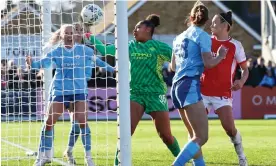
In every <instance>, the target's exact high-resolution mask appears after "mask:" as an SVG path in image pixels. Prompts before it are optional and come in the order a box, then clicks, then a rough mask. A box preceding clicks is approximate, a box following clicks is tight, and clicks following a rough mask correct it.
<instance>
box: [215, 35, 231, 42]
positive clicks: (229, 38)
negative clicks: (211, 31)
mask: <svg viewBox="0 0 276 166" xmlns="http://www.w3.org/2000/svg"><path fill="white" fill-rule="evenodd" d="M212 37H213V38H214V39H216V40H217V41H220V42H226V41H230V40H231V39H232V37H231V36H229V37H228V39H226V40H218V39H217V38H216V37H215V36H212Z"/></svg>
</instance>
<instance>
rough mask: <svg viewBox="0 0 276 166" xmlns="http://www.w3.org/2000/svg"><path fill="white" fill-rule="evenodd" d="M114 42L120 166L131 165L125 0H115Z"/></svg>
mask: <svg viewBox="0 0 276 166" xmlns="http://www.w3.org/2000/svg"><path fill="white" fill-rule="evenodd" d="M115 23H116V25H115V42H116V60H117V70H118V76H117V92H118V97H117V99H118V106H119V107H118V108H119V110H117V113H118V141H119V154H120V155H119V159H120V160H119V161H120V163H121V166H130V165H131V132H130V130H131V129H130V88H129V52H128V51H129V50H128V14H127V1H122V0H118V1H115Z"/></svg>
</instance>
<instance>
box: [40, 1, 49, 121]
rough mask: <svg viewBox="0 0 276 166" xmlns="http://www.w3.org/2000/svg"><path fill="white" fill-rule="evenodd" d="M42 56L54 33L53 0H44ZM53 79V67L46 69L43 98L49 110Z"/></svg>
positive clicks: (45, 106) (45, 108)
mask: <svg viewBox="0 0 276 166" xmlns="http://www.w3.org/2000/svg"><path fill="white" fill-rule="evenodd" d="M41 8H42V13H41V14H42V16H41V22H42V56H43V55H45V54H46V51H47V50H46V48H45V46H46V43H47V42H48V41H49V39H50V37H51V34H52V18H51V0H42V7H41ZM51 81H52V68H51V67H50V68H47V69H44V78H43V82H44V87H43V89H44V91H43V99H44V101H45V103H44V110H45V111H46V110H47V106H48V104H49V101H48V100H49V91H50V84H51ZM42 118H43V117H42Z"/></svg>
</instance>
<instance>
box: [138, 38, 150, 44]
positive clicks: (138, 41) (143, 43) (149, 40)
mask: <svg viewBox="0 0 276 166" xmlns="http://www.w3.org/2000/svg"><path fill="white" fill-rule="evenodd" d="M135 41H136V42H137V43H139V44H147V43H150V42H152V41H154V40H153V39H150V40H148V41H146V42H144V43H143V42H139V41H137V40H135Z"/></svg>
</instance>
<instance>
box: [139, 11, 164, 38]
mask: <svg viewBox="0 0 276 166" xmlns="http://www.w3.org/2000/svg"><path fill="white" fill-rule="evenodd" d="M140 24H144V25H146V26H147V27H151V35H153V34H154V29H155V27H158V26H159V25H160V16H158V15H156V14H150V15H148V16H147V18H146V19H145V20H143V21H141V22H140Z"/></svg>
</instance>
